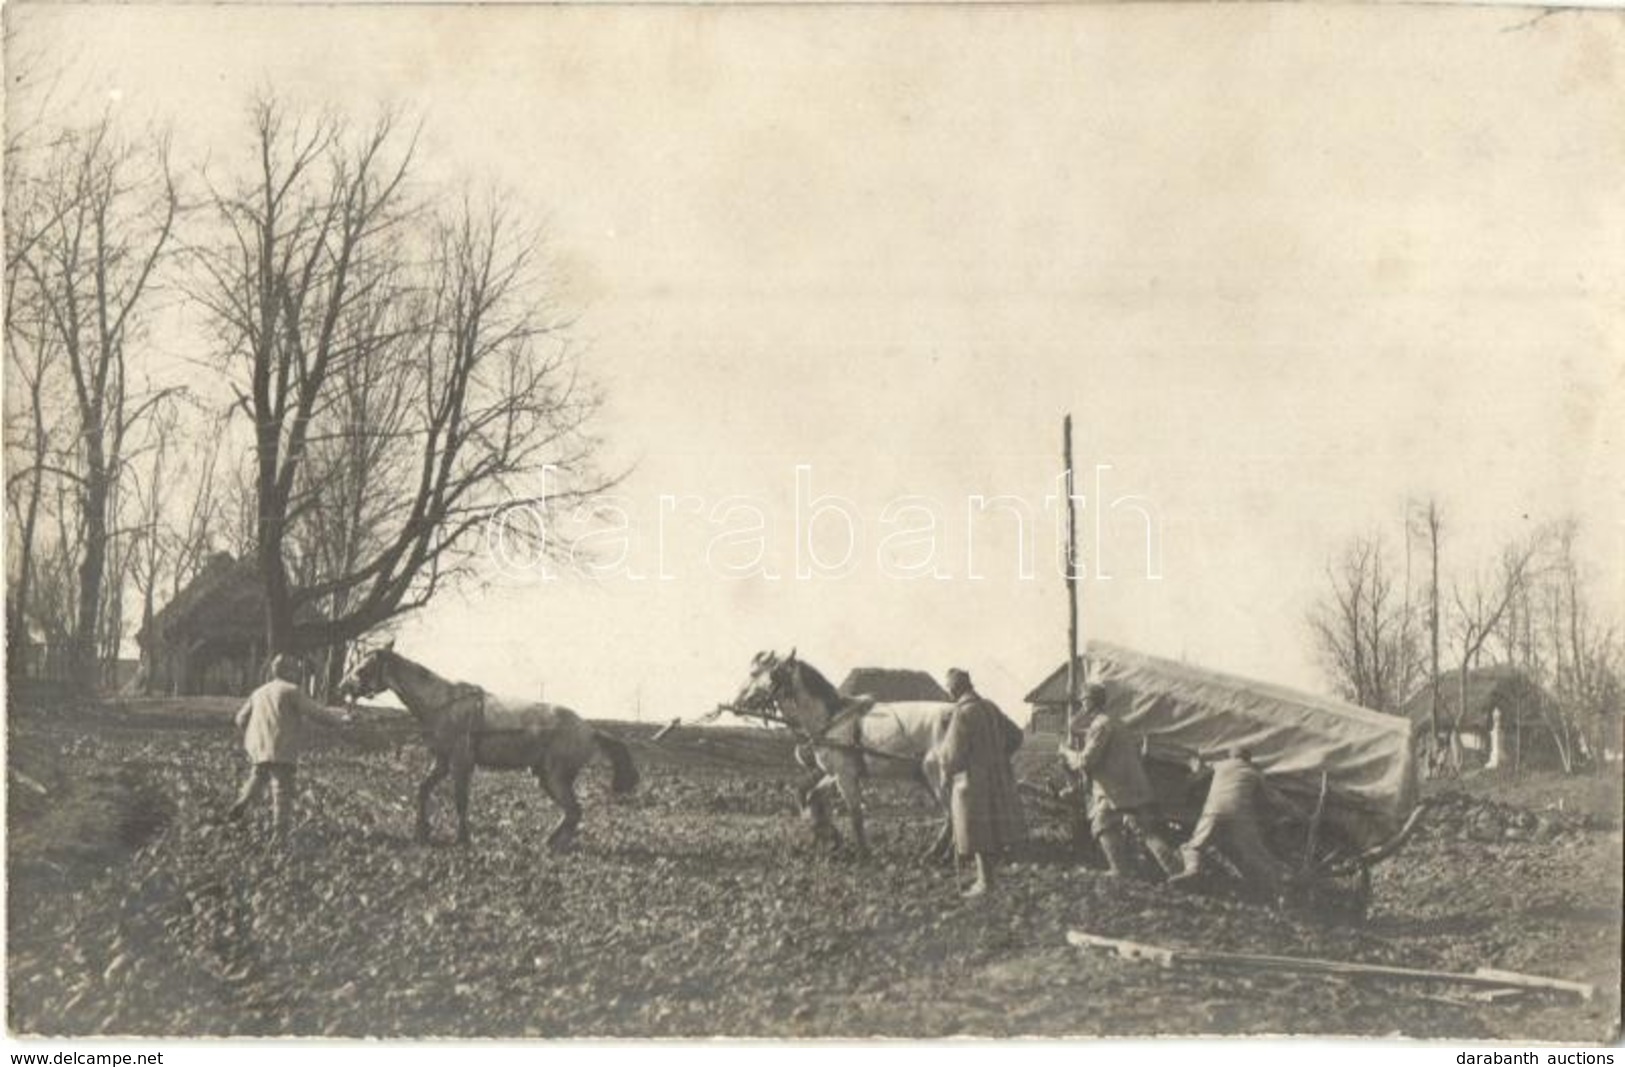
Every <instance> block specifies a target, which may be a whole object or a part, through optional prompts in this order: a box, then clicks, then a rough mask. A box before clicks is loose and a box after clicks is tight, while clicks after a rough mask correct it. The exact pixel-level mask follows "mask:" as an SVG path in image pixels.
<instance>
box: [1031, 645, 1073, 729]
mask: <svg viewBox="0 0 1625 1067" xmlns="http://www.w3.org/2000/svg"><path fill="white" fill-rule="evenodd" d="M1087 672H1088V665H1087V664H1086V663H1085V662H1084V659H1083V657H1082V656H1079V657H1078V677H1079V678H1080V679H1081V678H1083V677H1085V676H1086V675H1087ZM1023 699H1024V700H1025V701H1026V702H1027V703H1028V704H1030V705H1032V709H1033V713H1032V718H1030V719H1028V720H1027V732H1028V733H1030V734H1047V735H1049V736H1051V737H1065V736H1066V719H1067V711H1066V664H1065V663H1062V664H1061V665H1060V666H1059V667H1057V668H1055V669H1054V670H1053V671H1051V672H1050V673H1049V676H1048V677H1047V678H1045V679H1044V680H1043V681H1042V682H1039V683H1038V685H1037V686H1035V687H1034V688H1033V691H1032V692H1030V693H1028V694H1027V695H1026V696H1025V697H1024V698H1023Z"/></svg>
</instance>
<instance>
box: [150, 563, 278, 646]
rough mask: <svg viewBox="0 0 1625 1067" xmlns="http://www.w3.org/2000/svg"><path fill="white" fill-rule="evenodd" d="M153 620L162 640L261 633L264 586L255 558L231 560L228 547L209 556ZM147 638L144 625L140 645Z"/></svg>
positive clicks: (247, 637)
mask: <svg viewBox="0 0 1625 1067" xmlns="http://www.w3.org/2000/svg"><path fill="white" fill-rule="evenodd" d="M153 625H154V628H155V629H156V630H157V631H158V633H159V634H160V635H162V638H163V640H165V641H175V640H179V639H191V638H197V637H208V638H212V639H216V640H224V641H235V640H252V639H254V638H258V637H263V636H264V633H265V586H264V585H263V584H262V583H261V581H260V575H259V570H258V568H257V567H256V566H255V565H254V561H253V560H251V559H233V558H232V557H231V555H230V553H227V552H218V553H216V554H215V555H213V556H211V557H209V561H208V562H207V563H205V564H204V565H203V569H202V570H200V571H199V572H198V575H197V577H195V578H193V579H192V581H191V582H190V583H188V584H187V586H186V588H184V589H182V590H181V591H180V592H179V593H177V594H175V598H174V599H173V600H171V601H170V602H169V603H168V604H165V605H164V606H163V607H162V608H161V609H160V610H159V611H158V613H157V614H156V615H155V616H154V617H153ZM149 639H150V635H149V634H148V633H147V632H146V629H145V628H143V629H142V631H141V632H140V633H139V634H137V635H136V640H137V641H139V642H140V643H141V644H142V645H143V646H145V645H146V644H147V642H148V640H149Z"/></svg>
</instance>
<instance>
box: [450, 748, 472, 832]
mask: <svg viewBox="0 0 1625 1067" xmlns="http://www.w3.org/2000/svg"><path fill="white" fill-rule="evenodd" d="M473 780H474V762H473V761H472V760H468V761H465V762H459V763H458V764H457V766H456V768H455V769H454V774H453V777H452V779H451V788H452V794H453V796H455V798H456V800H457V843H458V844H459V845H466V844H468V840H469V837H468V792H469V787H470V786H471V785H472V784H473Z"/></svg>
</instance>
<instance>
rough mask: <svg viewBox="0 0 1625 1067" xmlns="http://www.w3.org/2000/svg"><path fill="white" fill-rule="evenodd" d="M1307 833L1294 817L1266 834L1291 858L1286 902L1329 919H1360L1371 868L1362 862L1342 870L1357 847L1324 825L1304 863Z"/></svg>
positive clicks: (1368, 892) (1280, 853)
mask: <svg viewBox="0 0 1625 1067" xmlns="http://www.w3.org/2000/svg"><path fill="white" fill-rule="evenodd" d="M1306 836H1307V827H1306V826H1305V824H1304V823H1303V822H1302V821H1301V820H1297V819H1285V820H1282V821H1280V822H1278V823H1277V824H1275V826H1273V827H1272V829H1271V833H1270V835H1269V843H1270V846H1271V848H1272V849H1273V850H1274V851H1275V853H1276V855H1277V856H1287V857H1291V860H1290V861H1289V862H1288V863H1287V866H1288V868H1289V869H1290V870H1291V872H1292V875H1293V879H1292V882H1291V884H1290V885H1289V886H1288V888H1287V892H1286V896H1287V900H1288V904H1289V906H1291V907H1293V908H1294V909H1295V910H1299V911H1303V912H1305V913H1307V914H1309V915H1311V916H1313V917H1315V918H1319V919H1322V920H1326V921H1329V922H1352V923H1355V924H1359V923H1363V922H1364V921H1365V917H1366V914H1367V913H1368V912H1369V910H1370V907H1371V872H1370V870H1369V869H1368V868H1366V867H1364V866H1357V867H1355V868H1353V869H1352V870H1349V869H1347V868H1348V861H1349V860H1351V859H1352V858H1353V857H1354V856H1356V855H1358V854H1359V849H1358V848H1356V847H1355V846H1354V844H1353V843H1352V842H1350V841H1349V840H1348V839H1347V837H1346V836H1345V835H1344V834H1343V833H1342V832H1341V831H1339V830H1338V829H1336V828H1335V827H1331V826H1325V825H1323V826H1321V827H1320V829H1319V832H1318V833H1317V834H1316V840H1315V843H1314V852H1313V854H1312V855H1311V856H1309V857H1307V862H1306V858H1305V856H1304V846H1305V844H1306V840H1305V839H1306Z"/></svg>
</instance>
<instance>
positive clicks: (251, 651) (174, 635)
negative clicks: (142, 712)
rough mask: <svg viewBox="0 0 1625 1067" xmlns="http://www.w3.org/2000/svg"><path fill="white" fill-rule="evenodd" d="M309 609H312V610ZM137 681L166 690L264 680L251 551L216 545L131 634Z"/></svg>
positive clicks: (259, 601)
mask: <svg viewBox="0 0 1625 1067" xmlns="http://www.w3.org/2000/svg"><path fill="white" fill-rule="evenodd" d="M311 614H312V615H314V613H311ZM136 643H137V644H139V645H140V646H141V665H142V673H141V677H140V678H139V679H138V681H137V687H138V688H140V689H142V690H144V691H145V692H148V693H162V694H167V695H171V696H201V695H227V696H235V695H239V694H242V693H246V692H248V691H249V690H250V689H252V688H253V687H254V686H255V685H257V684H259V682H261V681H263V677H262V675H263V674H264V668H265V660H266V642H265V587H264V585H263V584H262V582H261V581H260V575H259V568H258V567H257V566H255V563H254V561H253V560H251V559H240V560H239V559H233V558H232V557H231V555H230V554H229V553H225V552H221V553H217V554H216V555H214V556H212V557H210V559H209V561H208V562H207V563H206V564H204V566H203V569H202V570H201V571H199V572H198V575H197V577H196V578H194V579H192V581H191V582H190V583H189V584H188V585H187V586H186V587H185V588H184V589H182V590H181V591H180V592H179V593H177V594H176V595H175V598H174V599H173V600H171V601H170V602H169V603H168V604H165V605H164V606H163V608H162V609H160V610H159V611H158V612H157V614H156V615H154V616H153V620H152V625H151V627H143V628H142V630H141V632H140V633H138V634H136Z"/></svg>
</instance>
